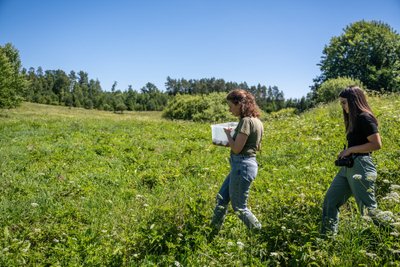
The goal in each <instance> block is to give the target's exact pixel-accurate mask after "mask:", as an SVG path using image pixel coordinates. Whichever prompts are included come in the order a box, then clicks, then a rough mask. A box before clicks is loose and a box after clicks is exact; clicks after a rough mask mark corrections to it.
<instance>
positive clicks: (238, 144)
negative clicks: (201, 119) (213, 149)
mask: <svg viewBox="0 0 400 267" xmlns="http://www.w3.org/2000/svg"><path fill="white" fill-rule="evenodd" d="M224 131H225V134H226V137H227V138H228V142H229V143H228V145H227V146H229V147H230V148H231V150H232V152H233V154H239V153H240V151H242V149H243V147H244V145H245V144H246V142H247V138H248V137H249V136H247V135H246V134H244V133H238V135H237V136H236V139H235V140H233V138H232V136H231V131H232V128H224Z"/></svg>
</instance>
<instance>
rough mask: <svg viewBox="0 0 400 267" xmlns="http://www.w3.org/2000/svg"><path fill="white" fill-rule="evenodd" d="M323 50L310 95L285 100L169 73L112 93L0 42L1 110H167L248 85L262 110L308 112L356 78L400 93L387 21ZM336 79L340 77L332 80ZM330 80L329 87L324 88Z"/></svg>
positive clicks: (353, 28) (353, 27) (270, 90)
mask: <svg viewBox="0 0 400 267" xmlns="http://www.w3.org/2000/svg"><path fill="white" fill-rule="evenodd" d="M322 54H323V55H322V57H321V61H320V62H319V64H317V65H319V66H320V70H321V74H320V75H319V76H317V77H316V78H315V79H314V81H313V82H314V84H313V85H311V86H310V88H311V91H310V92H309V93H308V94H307V96H304V97H302V98H300V99H285V97H284V94H283V91H281V90H279V89H278V87H277V86H268V87H267V86H265V85H261V84H258V85H251V86H249V85H248V84H247V83H246V82H242V83H236V82H226V81H224V80H223V79H216V78H203V79H199V80H194V79H189V80H187V79H184V78H181V79H172V78H171V77H167V80H166V83H165V87H166V91H165V92H164V91H160V90H159V89H158V88H157V87H156V86H155V85H154V84H152V83H150V82H149V83H147V84H146V85H145V86H144V87H142V88H141V89H140V90H134V89H133V88H132V86H129V87H128V88H126V89H125V90H123V91H121V90H117V88H116V86H117V83H116V82H115V83H114V84H113V86H112V88H111V91H104V90H103V89H102V87H101V85H100V81H98V80H93V79H89V75H88V73H86V72H84V71H79V72H75V71H71V72H70V73H69V74H67V73H65V72H64V71H63V70H46V71H43V69H42V68H41V67H38V68H37V69H34V68H30V69H29V70H26V69H21V66H22V64H21V61H20V59H19V53H18V50H17V49H16V48H14V47H13V45H12V44H10V43H8V44H5V45H4V46H0V108H11V107H15V106H17V105H18V104H19V103H20V102H21V101H22V100H26V101H31V102H36V103H43V104H53V105H65V106H70V107H83V108H88V109H91V108H95V109H101V110H110V111H116V112H122V111H124V110H138V111H144V110H149V111H152V110H163V109H164V108H165V107H166V105H167V103H168V101H169V100H170V99H171V98H174V97H175V96H176V95H178V94H179V95H198V94H201V95H204V94H210V93H219V92H228V91H230V90H232V89H235V88H243V89H245V90H248V91H250V92H251V93H253V94H254V95H255V97H256V100H257V103H258V104H259V106H260V108H261V109H262V110H264V111H266V112H272V111H277V110H280V109H283V108H288V107H292V108H296V109H297V110H298V111H304V110H306V109H308V108H310V107H313V106H314V105H315V104H317V103H319V102H325V101H327V100H331V99H332V98H334V97H335V96H336V91H337V90H338V88H337V87H338V86H340V87H342V86H345V85H344V84H345V83H347V82H348V81H356V82H358V83H360V84H359V85H361V84H362V85H363V86H364V87H365V88H366V89H370V90H374V91H378V92H399V91H400V35H399V34H398V33H397V32H396V31H395V30H394V29H392V28H391V27H390V26H389V25H388V24H386V23H383V22H380V21H371V22H367V21H358V22H355V23H352V24H350V25H348V26H347V27H346V28H345V29H344V33H343V34H342V35H340V36H338V37H333V38H332V39H331V40H330V43H329V44H328V45H326V46H325V47H324V49H323V52H322ZM335 79H340V80H339V81H338V82H336V81H332V80H335ZM326 83H328V85H327V86H324V85H325V84H326ZM349 85H350V84H349ZM339 89H340V88H339ZM332 90H333V91H332ZM326 96H329V97H328V98H327V97H326Z"/></svg>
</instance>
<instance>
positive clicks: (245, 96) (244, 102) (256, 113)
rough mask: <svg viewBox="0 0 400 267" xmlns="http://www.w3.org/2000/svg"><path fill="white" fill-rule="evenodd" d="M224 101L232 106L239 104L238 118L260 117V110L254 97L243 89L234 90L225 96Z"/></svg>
mask: <svg viewBox="0 0 400 267" xmlns="http://www.w3.org/2000/svg"><path fill="white" fill-rule="evenodd" d="M226 100H228V101H230V102H232V103H233V104H235V105H237V104H241V110H240V117H241V118H243V117H260V114H261V113H260V108H259V107H258V105H257V103H256V99H255V98H254V96H253V95H252V94H251V93H250V92H248V91H246V90H243V89H235V90H233V91H231V92H229V94H228V95H227V96H226Z"/></svg>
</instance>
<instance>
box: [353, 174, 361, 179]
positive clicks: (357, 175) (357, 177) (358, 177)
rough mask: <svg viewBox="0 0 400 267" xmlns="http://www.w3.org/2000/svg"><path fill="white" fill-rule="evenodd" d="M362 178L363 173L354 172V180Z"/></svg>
mask: <svg viewBox="0 0 400 267" xmlns="http://www.w3.org/2000/svg"><path fill="white" fill-rule="evenodd" d="M361 178H362V176H361V174H354V175H353V179H354V180H361Z"/></svg>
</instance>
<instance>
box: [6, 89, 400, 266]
mask: <svg viewBox="0 0 400 267" xmlns="http://www.w3.org/2000/svg"><path fill="white" fill-rule="evenodd" d="M369 100H370V104H371V107H372V109H373V110H374V112H375V114H376V115H377V118H378V120H379V122H380V132H381V135H382V140H383V148H382V149H381V150H380V151H378V152H374V155H373V158H374V160H375V162H376V163H377V167H378V180H377V190H376V193H377V199H378V203H379V208H380V210H382V216H386V217H390V218H391V220H392V222H391V223H392V226H393V227H394V228H396V227H399V225H400V219H399V215H400V204H399V203H400V198H399V193H400V191H399V187H400V186H399V184H400V166H399V164H398V162H399V158H400V153H399V151H400V141H399V140H400V127H399V125H400V117H399V113H398V110H399V109H400V97H399V96H396V95H393V96H382V97H379V98H378V97H373V98H370V99H369ZM276 115H277V117H274V116H268V117H267V121H264V127H265V138H264V139H263V146H262V147H263V151H262V152H261V154H260V155H259V156H258V162H259V174H258V176H257V178H256V180H255V182H254V184H253V185H252V189H251V192H250V199H249V205H250V207H251V209H252V211H253V212H254V213H255V214H256V215H257V217H258V218H259V219H260V221H261V222H262V224H263V230H262V232H261V233H258V234H253V233H251V232H248V231H247V230H246V229H245V226H244V225H243V224H242V223H241V222H240V220H239V219H238V218H237V217H236V215H235V214H234V213H233V212H232V210H230V212H229V213H228V215H227V219H226V222H225V224H224V226H223V228H222V230H221V232H220V234H219V235H218V236H217V237H216V238H215V239H214V240H212V241H208V240H207V238H206V236H207V233H208V231H209V222H210V218H211V215H212V210H213V207H214V199H215V195H216V193H217V191H218V189H219V187H220V185H221V183H222V181H223V179H224V178H225V175H226V174H227V172H228V171H229V163H228V156H229V151H228V149H227V148H224V147H220V146H214V145H212V143H211V129H210V125H209V124H208V123H201V122H198V123H194V122H186V121H170V120H164V119H162V118H161V114H160V113H154V112H153V113H149V112H141V113H135V112H126V113H125V114H123V115H116V114H113V113H110V112H102V111H94V110H84V109H75V108H71V109H69V108H66V107H60V106H47V105H38V104H31V103H24V104H23V105H22V106H21V107H19V108H17V109H12V110H2V111H0V158H1V161H0V251H1V253H0V265H1V266H67V265H68V266H278V265H279V266H397V265H399V264H400V241H399V233H398V231H396V230H394V229H390V228H384V227H383V228H378V227H375V226H374V225H373V224H372V223H371V222H370V221H368V220H366V219H365V218H363V217H361V216H359V215H358V214H359V213H358V212H357V208H356V207H357V205H356V203H355V202H354V200H353V199H351V201H350V202H349V203H348V204H347V205H345V206H343V207H342V209H341V223H340V232H339V234H338V235H337V236H336V237H335V238H334V239H329V238H328V239H321V238H320V236H319V234H318V231H319V226H320V217H321V205H322V200H323V196H324V193H325V191H326V189H327V187H328V186H329V184H330V182H331V181H332V178H333V176H334V175H335V174H336V172H337V167H335V166H334V165H333V161H334V159H335V157H336V155H337V153H338V151H339V150H340V149H341V148H342V144H343V142H344V141H345V136H344V126H343V121H342V114H341V110H340V107H339V105H338V104H337V103H332V104H329V105H326V106H321V107H318V108H315V109H312V110H310V111H308V112H305V113H302V114H301V115H296V114H294V113H293V112H292V111H291V110H290V109H288V110H286V111H285V112H283V111H281V112H278V113H276Z"/></svg>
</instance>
